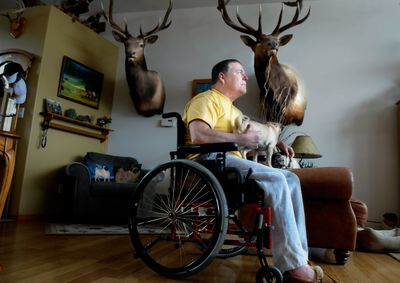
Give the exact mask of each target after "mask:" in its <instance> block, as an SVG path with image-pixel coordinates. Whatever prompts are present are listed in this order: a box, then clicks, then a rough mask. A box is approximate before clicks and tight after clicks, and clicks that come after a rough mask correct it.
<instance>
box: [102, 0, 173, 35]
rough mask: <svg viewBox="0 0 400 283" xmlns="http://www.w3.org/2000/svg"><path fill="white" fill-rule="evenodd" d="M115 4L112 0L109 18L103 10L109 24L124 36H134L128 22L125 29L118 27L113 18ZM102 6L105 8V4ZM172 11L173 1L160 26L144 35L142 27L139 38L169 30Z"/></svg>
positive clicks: (170, 2)
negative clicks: (130, 31) (129, 29)
mask: <svg viewBox="0 0 400 283" xmlns="http://www.w3.org/2000/svg"><path fill="white" fill-rule="evenodd" d="M113 4H114V1H113V0H110V5H109V9H108V17H107V16H106V15H105V12H104V9H103V12H104V16H105V18H106V19H107V21H108V23H109V24H110V25H111V27H112V28H113V29H114V30H115V31H118V32H120V33H122V34H124V35H125V36H126V37H130V36H132V35H131V34H130V33H129V31H128V25H127V23H126V21H125V27H124V28H122V27H121V26H120V25H118V24H117V23H116V22H115V21H114V19H113V17H112V10H113ZM102 6H103V4H102ZM171 11H172V0H170V1H169V6H168V9H167V11H166V12H165V15H164V19H163V20H162V21H161V18H160V20H159V22H158V24H157V25H156V26H155V27H154V28H153V29H151V30H150V31H148V32H145V33H143V31H142V26H140V34H139V36H138V37H142V38H145V37H148V36H151V35H152V34H154V33H156V32H158V31H161V30H163V29H166V28H168V27H169V26H170V25H171V21H169V22H168V18H169V14H170V13H171Z"/></svg>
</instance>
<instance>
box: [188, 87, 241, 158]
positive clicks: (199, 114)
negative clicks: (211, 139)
mask: <svg viewBox="0 0 400 283" xmlns="http://www.w3.org/2000/svg"><path fill="white" fill-rule="evenodd" d="M240 115H242V112H241V111H240V110H239V109H238V108H236V107H235V106H234V105H233V103H232V101H231V100H230V99H229V98H227V97H226V96H225V95H223V94H222V93H220V92H219V91H217V90H215V89H211V90H208V91H206V92H202V93H200V94H198V95H196V96H195V97H193V98H192V99H191V100H190V101H189V102H188V103H187V104H186V106H185V109H184V112H183V118H182V119H183V122H184V123H185V126H186V143H187V144H191V139H190V132H189V123H190V122H191V121H193V120H202V121H204V122H205V123H207V124H208V125H209V126H210V127H211V129H214V130H216V131H221V132H225V133H232V132H233V131H234V130H235V120H236V118H237V117H238V116H240ZM232 154H234V155H236V156H238V157H242V156H241V154H240V153H239V152H238V151H235V152H232Z"/></svg>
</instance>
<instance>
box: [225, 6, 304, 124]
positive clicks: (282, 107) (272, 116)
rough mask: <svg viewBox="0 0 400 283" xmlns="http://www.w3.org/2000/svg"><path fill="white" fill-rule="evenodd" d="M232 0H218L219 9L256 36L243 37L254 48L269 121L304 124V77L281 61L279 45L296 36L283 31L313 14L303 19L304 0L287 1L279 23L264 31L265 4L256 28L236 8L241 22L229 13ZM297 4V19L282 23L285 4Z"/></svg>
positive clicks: (248, 32) (260, 86) (257, 74)
mask: <svg viewBox="0 0 400 283" xmlns="http://www.w3.org/2000/svg"><path fill="white" fill-rule="evenodd" d="M229 1H230V0H226V2H225V0H218V7H217V9H218V10H219V11H220V13H221V15H222V18H223V20H224V22H225V23H226V24H227V25H228V26H230V27H231V28H233V29H234V30H237V31H239V32H242V33H245V34H248V35H251V36H253V37H254V38H255V39H252V38H251V37H249V36H247V35H241V36H240V38H241V39H242V41H243V42H244V44H246V45H247V46H249V47H250V48H251V49H252V50H253V52H254V71H255V75H256V78H257V83H258V87H259V89H260V100H261V105H262V108H263V109H262V110H263V115H264V116H265V119H266V120H267V121H274V122H279V123H282V124H284V125H288V124H290V123H296V124H297V125H301V124H302V122H303V119H304V112H305V108H306V104H307V102H306V99H305V96H304V93H302V92H301V87H300V80H299V78H298V77H297V75H296V73H295V72H294V71H293V70H292V69H290V68H289V67H288V66H286V65H281V64H280V63H279V61H278V58H277V54H278V49H279V47H281V46H284V45H286V44H287V43H288V42H289V41H290V40H291V39H292V37H293V35H292V34H287V35H283V36H280V34H281V33H283V32H284V31H286V30H288V29H290V28H291V27H294V26H296V25H299V24H301V23H303V22H304V21H305V20H306V19H307V18H308V16H309V15H310V11H311V8H310V9H309V10H308V13H307V14H306V15H305V16H304V17H303V18H302V19H299V15H300V12H301V9H302V7H303V1H302V0H297V1H296V2H283V3H282V8H281V11H280V14H279V19H278V23H277V25H276V27H275V29H274V30H273V32H272V33H271V34H268V35H266V34H264V33H263V32H262V26H261V6H260V12H259V16H258V28H257V29H254V28H253V27H251V26H250V25H248V24H246V23H245V22H244V21H243V20H242V19H241V18H240V16H239V9H237V11H236V18H237V20H238V22H239V23H240V25H237V24H235V23H234V22H233V21H232V20H231V18H230V17H229V15H228V12H227V10H226V4H228V3H229ZM285 5H286V6H290V7H296V12H295V14H294V16H293V19H292V21H291V22H289V23H288V24H286V25H284V26H281V21H282V14H283V10H284V6H285Z"/></svg>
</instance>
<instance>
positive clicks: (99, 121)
mask: <svg viewBox="0 0 400 283" xmlns="http://www.w3.org/2000/svg"><path fill="white" fill-rule="evenodd" d="M111 120H112V119H111V118H108V117H106V116H104V117H101V118H98V119H97V123H96V124H97V126H100V127H104V126H105V125H107V124H111Z"/></svg>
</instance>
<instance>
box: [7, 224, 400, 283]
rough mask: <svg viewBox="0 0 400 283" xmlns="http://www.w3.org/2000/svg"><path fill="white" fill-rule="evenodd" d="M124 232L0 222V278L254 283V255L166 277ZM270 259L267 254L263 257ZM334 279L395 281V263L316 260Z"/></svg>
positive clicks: (359, 258)
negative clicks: (72, 231) (48, 230)
mask: <svg viewBox="0 0 400 283" xmlns="http://www.w3.org/2000/svg"><path fill="white" fill-rule="evenodd" d="M132 251H133V250H132V246H131V243H130V240H129V237H128V236H47V235H45V234H44V224H42V223H39V222H18V223H17V222H6V223H0V265H1V269H2V270H1V269H0V270H1V271H0V282H2V283H8V282H13V283H14V282H29V283H32V282H57V283H60V282H85V283H86V282H145V283H153V282H168V283H169V282H210V283H212V282H218V283H223V282H240V283H246V282H252V283H254V282H255V273H256V271H257V269H258V268H259V263H258V259H257V257H256V256H255V255H242V256H236V257H233V258H229V259H215V260H214V261H213V262H212V263H211V265H210V266H208V267H207V268H206V269H205V270H203V271H201V272H200V273H198V274H196V275H194V276H192V277H190V278H187V279H185V280H180V281H177V280H171V279H166V278H163V277H160V276H159V275H157V274H155V273H154V272H152V271H151V270H150V269H149V268H147V266H146V265H145V264H144V263H143V262H142V261H141V260H140V259H134V258H133V256H132ZM268 260H270V258H269V259H268ZM318 265H320V266H321V267H322V268H323V269H324V271H325V272H326V273H328V274H329V275H331V276H332V277H333V278H335V279H338V280H339V281H340V282H344V283H346V282H363V283H364V282H374V283H375V282H385V283H386V282H400V279H399V278H400V262H398V261H396V260H395V259H393V258H392V257H390V256H389V255H386V254H372V253H365V252H354V253H353V254H352V255H351V257H350V259H349V262H348V263H347V264H346V265H344V266H338V265H333V264H322V263H318Z"/></svg>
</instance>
